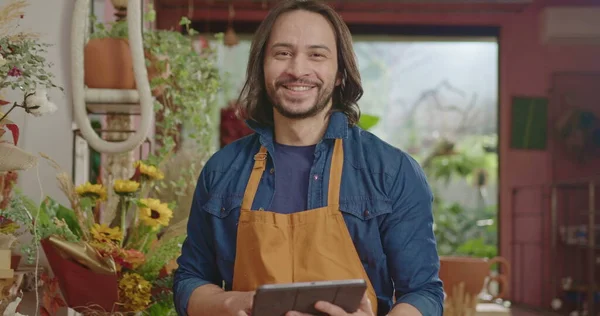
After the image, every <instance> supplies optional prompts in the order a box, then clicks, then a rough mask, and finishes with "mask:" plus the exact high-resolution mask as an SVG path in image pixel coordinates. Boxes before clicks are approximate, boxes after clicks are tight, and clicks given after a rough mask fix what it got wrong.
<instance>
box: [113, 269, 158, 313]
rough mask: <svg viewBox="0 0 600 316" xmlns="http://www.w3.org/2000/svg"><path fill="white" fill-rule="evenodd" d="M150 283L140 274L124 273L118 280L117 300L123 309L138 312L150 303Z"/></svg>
mask: <svg viewBox="0 0 600 316" xmlns="http://www.w3.org/2000/svg"><path fill="white" fill-rule="evenodd" d="M151 290H152V285H151V284H150V282H148V281H146V280H145V279H144V278H143V277H142V276H141V275H139V274H136V273H125V274H124V275H123V277H122V278H121V280H119V300H120V302H121V303H123V305H124V307H125V310H126V311H130V312H139V311H143V310H145V309H146V307H147V306H148V304H150V299H151V292H150V291H151Z"/></svg>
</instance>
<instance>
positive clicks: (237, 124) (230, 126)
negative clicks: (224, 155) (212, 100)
mask: <svg viewBox="0 0 600 316" xmlns="http://www.w3.org/2000/svg"><path fill="white" fill-rule="evenodd" d="M237 111H238V108H237V106H236V105H235V103H230V104H229V106H228V107H226V108H223V109H221V126H220V143H221V148H223V147H224V146H225V145H227V144H229V143H231V142H233V141H235V140H238V139H240V138H242V137H244V136H246V135H250V134H252V133H254V132H253V131H252V130H251V129H250V128H249V127H248V126H247V125H246V122H244V121H242V120H240V119H239V118H237V116H236V113H237Z"/></svg>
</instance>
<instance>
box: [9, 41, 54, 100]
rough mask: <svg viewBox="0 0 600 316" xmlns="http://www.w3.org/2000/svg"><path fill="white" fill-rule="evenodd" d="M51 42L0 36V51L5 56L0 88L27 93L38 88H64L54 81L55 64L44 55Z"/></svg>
mask: <svg viewBox="0 0 600 316" xmlns="http://www.w3.org/2000/svg"><path fill="white" fill-rule="evenodd" d="M49 46H50V45H49V44H45V43H41V42H40V41H38V40H37V39H32V38H22V37H18V36H16V37H10V36H6V37H0V55H1V56H2V57H3V59H4V60H5V62H3V63H0V90H2V89H4V88H11V89H12V90H21V91H23V92H25V93H29V92H32V91H35V90H36V89H37V88H48V89H50V88H58V89H60V90H62V88H61V87H58V86H57V85H56V84H55V83H54V75H53V74H52V72H51V71H50V68H51V67H52V64H51V63H49V62H48V61H47V60H46V58H45V57H44V55H46V54H47V53H48V51H47V48H48V47H49ZM11 70H13V72H12V73H13V74H14V75H11ZM16 74H18V75H16Z"/></svg>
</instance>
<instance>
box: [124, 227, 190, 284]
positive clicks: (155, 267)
mask: <svg viewBox="0 0 600 316" xmlns="http://www.w3.org/2000/svg"><path fill="white" fill-rule="evenodd" d="M184 239H185V236H175V237H173V238H170V239H168V240H160V241H159V245H158V246H157V247H156V248H155V249H152V250H150V251H149V252H148V253H147V254H146V262H145V263H144V264H143V265H142V266H141V267H139V268H138V269H137V271H136V272H137V273H139V274H140V275H141V276H143V277H144V279H146V280H148V281H150V282H153V281H154V280H156V278H157V277H158V275H159V272H160V269H162V268H163V267H164V266H165V265H166V264H167V263H169V261H171V260H173V259H175V258H177V256H179V253H180V250H181V244H182V243H183V241H184Z"/></svg>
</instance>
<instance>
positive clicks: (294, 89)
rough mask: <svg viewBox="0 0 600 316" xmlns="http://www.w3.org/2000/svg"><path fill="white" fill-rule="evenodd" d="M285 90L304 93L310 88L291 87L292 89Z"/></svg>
mask: <svg viewBox="0 0 600 316" xmlns="http://www.w3.org/2000/svg"><path fill="white" fill-rule="evenodd" d="M286 88H288V89H289V90H292V91H306V90H308V89H310V88H312V87H307V86H293V87H286Z"/></svg>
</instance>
